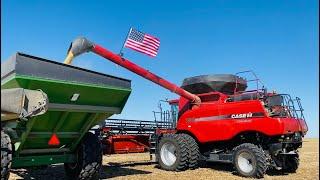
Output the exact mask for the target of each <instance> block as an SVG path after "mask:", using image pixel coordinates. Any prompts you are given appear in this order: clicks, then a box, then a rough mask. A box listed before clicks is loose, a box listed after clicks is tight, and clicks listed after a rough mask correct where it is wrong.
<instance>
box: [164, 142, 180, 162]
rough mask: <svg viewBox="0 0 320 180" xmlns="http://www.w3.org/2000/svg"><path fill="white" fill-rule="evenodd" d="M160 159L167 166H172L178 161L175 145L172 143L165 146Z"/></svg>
mask: <svg viewBox="0 0 320 180" xmlns="http://www.w3.org/2000/svg"><path fill="white" fill-rule="evenodd" d="M160 157H161V160H162V162H163V163H164V164H165V165H167V166H172V165H173V164H174V163H175V162H176V160H177V157H176V147H175V146H174V144H173V143H170V142H167V143H165V144H163V145H162V147H161V149H160Z"/></svg>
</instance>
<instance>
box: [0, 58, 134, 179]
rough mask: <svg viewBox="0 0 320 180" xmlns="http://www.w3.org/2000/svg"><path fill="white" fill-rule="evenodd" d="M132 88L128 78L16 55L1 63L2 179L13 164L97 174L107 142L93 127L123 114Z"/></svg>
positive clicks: (85, 175)
mask: <svg viewBox="0 0 320 180" xmlns="http://www.w3.org/2000/svg"><path fill="white" fill-rule="evenodd" d="M130 92H131V82H130V81H129V80H127V79H122V78H118V77H114V76H110V75H106V74H102V73H98V72H94V71H90V70H87V69H82V68H78V67H74V66H71V65H66V64H63V63H59V62H55V61H50V60H46V59H43V58H39V57H35V56H31V55H27V54H23V53H17V54H15V55H13V56H12V57H11V58H10V59H9V60H7V61H5V62H4V63H2V64H1V99H2V100H1V142H2V143H1V179H8V175H9V170H10V166H11V167H12V168H17V167H27V166H42V165H49V164H55V163H64V166H65V171H66V175H67V176H68V177H69V178H70V179H90V178H92V177H96V176H97V175H98V172H99V169H100V166H101V163H102V149H101V143H100V141H99V139H98V138H97V137H96V135H94V134H92V133H90V132H88V130H89V129H90V128H92V127H93V126H94V125H96V124H99V123H100V122H101V121H104V120H105V119H106V118H108V117H110V116H112V115H113V114H119V113H120V112H121V111H122V109H123V107H124V105H125V103H126V101H127V99H128V97H129V95H130ZM3 142H5V143H3Z"/></svg>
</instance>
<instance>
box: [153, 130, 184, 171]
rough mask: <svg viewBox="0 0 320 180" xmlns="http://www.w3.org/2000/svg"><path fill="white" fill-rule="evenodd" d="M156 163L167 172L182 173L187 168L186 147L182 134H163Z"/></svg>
mask: <svg viewBox="0 0 320 180" xmlns="http://www.w3.org/2000/svg"><path fill="white" fill-rule="evenodd" d="M158 148H159V149H158V151H157V152H158V161H159V165H160V167H161V168H162V169H164V170H167V171H183V170H185V169H187V168H188V145H187V142H186V138H185V136H184V135H182V134H165V135H163V137H162V138H161V139H160V142H159V146H158Z"/></svg>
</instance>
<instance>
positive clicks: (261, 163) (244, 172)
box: [233, 143, 268, 178]
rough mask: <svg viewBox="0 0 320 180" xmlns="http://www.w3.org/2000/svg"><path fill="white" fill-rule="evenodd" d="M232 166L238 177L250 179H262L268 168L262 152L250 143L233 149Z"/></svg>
mask: <svg viewBox="0 0 320 180" xmlns="http://www.w3.org/2000/svg"><path fill="white" fill-rule="evenodd" d="M233 164H234V166H235V168H236V170H237V172H238V174H239V175H241V176H244V177H252V178H263V176H264V174H265V173H266V170H267V167H268V166H267V158H266V155H265V153H264V152H263V150H262V149H261V148H259V147H258V146H256V145H254V144H250V143H244V144H241V145H239V146H237V147H235V148H234V150H233Z"/></svg>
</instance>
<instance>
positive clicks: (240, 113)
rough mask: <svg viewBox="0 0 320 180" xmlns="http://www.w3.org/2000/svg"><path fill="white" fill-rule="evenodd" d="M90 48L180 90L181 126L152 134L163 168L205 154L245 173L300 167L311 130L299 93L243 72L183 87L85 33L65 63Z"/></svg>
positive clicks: (184, 165)
mask: <svg viewBox="0 0 320 180" xmlns="http://www.w3.org/2000/svg"><path fill="white" fill-rule="evenodd" d="M88 51H91V52H94V53H95V54H97V55H100V56H102V57H104V58H105V59H108V60H110V61H112V62H114V63H116V64H118V65H120V66H122V67H124V68H127V69H128V70H130V71H132V72H134V73H136V74H138V75H140V76H142V77H144V78H146V79H148V80H150V81H152V82H154V83H156V84H158V85H160V86H162V87H164V88H166V89H168V90H170V91H172V92H173V93H176V94H178V95H179V96H180V98H179V99H176V100H171V101H169V103H170V105H171V106H172V109H178V113H177V119H176V126H174V127H171V128H170V127H168V126H167V127H155V128H153V129H155V133H154V134H153V135H152V138H151V140H150V143H151V147H150V150H152V149H154V151H153V152H154V153H155V154H156V157H157V158H156V159H157V161H158V163H159V165H160V167H161V168H162V169H165V170H169V171H183V170H186V169H189V168H190V169H195V168H197V167H198V164H199V161H201V160H205V161H219V162H230V163H233V164H234V167H235V169H236V171H237V172H238V173H239V174H240V175H242V176H246V177H255V178H261V177H263V176H264V174H265V172H266V170H267V169H268V168H275V169H278V170H280V169H282V170H283V171H287V172H295V171H296V169H297V168H298V165H299V154H298V148H300V147H301V146H302V137H303V136H304V135H305V134H306V132H307V130H308V128H307V124H306V122H305V120H304V117H303V113H302V111H303V109H302V107H301V104H300V100H299V98H295V99H292V98H291V96H290V95H288V94H277V93H269V92H267V91H266V89H265V88H261V89H259V87H257V88H256V89H255V90H251V91H246V88H247V82H248V81H247V80H245V79H243V78H241V77H239V76H237V75H207V76H197V77H192V78H187V79H185V80H184V82H183V84H182V87H178V86H176V85H175V84H173V83H170V82H169V81H167V80H165V79H162V78H161V77H159V76H157V75H155V74H153V73H151V72H149V71H148V70H145V69H144V68H142V67H140V66H138V65H136V64H134V63H132V62H130V61H129V60H127V59H125V58H123V57H121V56H119V55H117V54H114V53H112V52H110V51H109V50H107V49H105V48H103V47H102V46H100V45H98V44H94V43H92V42H90V41H88V40H87V39H85V38H78V39H76V40H75V41H73V43H72V44H71V46H70V48H69V51H68V56H67V58H66V60H65V63H67V64H70V63H71V62H72V60H73V58H74V57H76V56H78V55H80V54H82V53H84V52H88ZM255 80H256V81H258V79H257V78H256V79H255ZM111 124H112V123H111ZM115 124H116V126H115V127H119V121H117V122H116V123H115ZM153 127H154V126H153ZM120 138H121V137H120ZM133 138H134V137H133Z"/></svg>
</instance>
